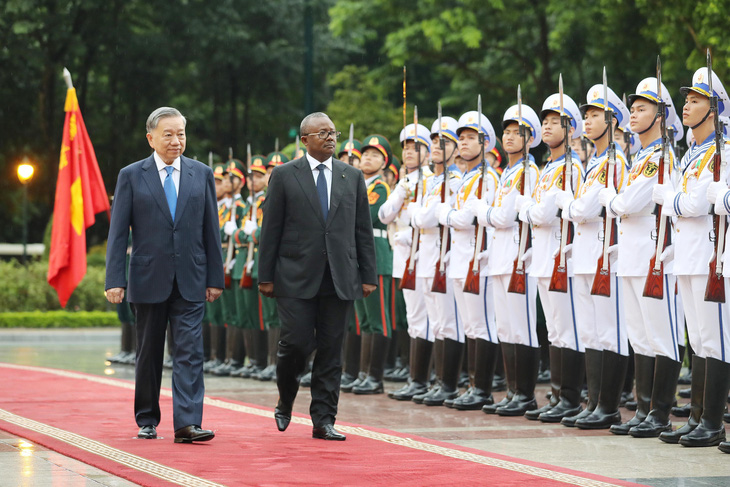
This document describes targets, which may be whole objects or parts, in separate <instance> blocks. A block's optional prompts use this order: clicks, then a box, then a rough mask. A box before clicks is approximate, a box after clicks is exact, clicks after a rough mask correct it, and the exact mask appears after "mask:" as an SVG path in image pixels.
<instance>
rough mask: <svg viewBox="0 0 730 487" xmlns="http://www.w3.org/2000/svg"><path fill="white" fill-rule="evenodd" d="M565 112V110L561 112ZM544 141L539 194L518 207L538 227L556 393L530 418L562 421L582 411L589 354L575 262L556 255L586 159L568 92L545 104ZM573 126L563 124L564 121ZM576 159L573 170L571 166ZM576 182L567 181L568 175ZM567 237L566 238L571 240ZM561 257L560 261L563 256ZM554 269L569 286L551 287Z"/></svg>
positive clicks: (536, 273)
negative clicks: (579, 314) (568, 193)
mask: <svg viewBox="0 0 730 487" xmlns="http://www.w3.org/2000/svg"><path fill="white" fill-rule="evenodd" d="M561 110H562V111H561ZM540 118H541V119H542V141H543V142H544V143H545V144H546V145H547V146H548V147H549V148H550V158H549V159H548V161H547V164H546V165H545V167H544V168H543V169H542V171H541V172H540V180H539V182H538V183H537V186H536V188H535V194H534V197H533V198H530V197H529V196H528V195H518V196H517V198H516V205H517V206H516V207H517V208H519V218H520V220H521V221H523V222H524V223H528V224H530V225H531V228H532V265H531V267H530V277H533V278H535V279H536V280H537V289H538V293H539V295H540V302H541V303H542V307H543V310H544V312H545V323H546V326H547V331H548V336H547V337H548V340H549V342H550V346H549V354H550V382H551V390H552V395H551V397H550V402H549V403H548V404H546V405H545V406H543V407H541V408H538V409H535V410H533V411H528V412H527V413H525V417H526V418H527V419H531V420H535V419H539V420H540V421H542V422H546V423H557V422H560V420H561V419H563V417H565V416H574V415H576V414H578V413H579V412H580V411H581V409H582V408H581V405H580V393H581V389H582V387H583V380H584V373H585V370H584V367H585V356H584V353H583V350H584V349H583V345H582V343H581V342H580V338H579V337H578V332H577V330H576V324H575V314H574V309H575V303H574V296H573V285H572V284H573V278H572V276H571V274H572V270H573V269H572V266H571V263H570V262H569V261H567V260H565V265H564V267H563V268H562V269H556V268H555V265H554V264H555V257H556V256H558V255H557V254H558V252H559V251H560V250H561V248H560V247H561V242H562V238H561V237H562V233H561V232H562V230H563V228H564V229H565V230H566V232H567V233H570V223H569V222H568V223H566V224H565V225H564V224H563V220H562V219H561V218H559V217H558V215H559V210H558V207H557V205H556V204H555V197H556V195H557V194H558V193H559V192H560V191H562V190H563V189H564V188H567V189H569V190H572V191H579V190H580V184H581V182H582V181H583V167H582V166H581V164H580V159H578V157H577V156H576V155H574V154H573V152H572V151H570V149H568V150H569V151H570V152H568V153H566V145H568V144H569V141H570V140H571V139H576V138H580V136H581V135H582V133H583V119H582V117H581V115H580V110H579V109H578V105H577V104H576V103H575V101H573V99H572V98H570V97H569V96H567V95H564V94H562V100H561V93H555V94H553V95H550V96H549V97H548V98H547V99H546V100H545V102H544V103H543V105H542V111H541V112H540ZM564 119H565V121H566V122H567V124H568V126H567V127H565V126H564V125H563V120H564ZM567 161H570V164H571V166H570V171H568V170H567V168H566V167H565V165H566V164H567V163H568V162H567ZM568 176H569V177H570V180H569V181H568V180H566V179H565V178H566V177H568ZM567 237H568V235H566V242H567ZM558 260H560V258H559V256H558ZM554 271H555V272H557V273H558V274H560V273H561V272H562V273H563V274H564V275H562V276H556V278H558V277H560V278H562V280H563V281H564V282H566V285H565V286H559V287H560V288H561V289H560V290H554V291H551V290H550V288H551V286H550V284H551V281H552V280H553V274H554Z"/></svg>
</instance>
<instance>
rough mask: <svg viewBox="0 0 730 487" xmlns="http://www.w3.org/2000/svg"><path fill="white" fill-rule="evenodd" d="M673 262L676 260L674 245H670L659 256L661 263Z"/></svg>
mask: <svg viewBox="0 0 730 487" xmlns="http://www.w3.org/2000/svg"><path fill="white" fill-rule="evenodd" d="M672 260H674V245H669V246H668V247H667V248H666V249H664V252H662V255H660V256H659V262H665V263H669V262H671V261H672Z"/></svg>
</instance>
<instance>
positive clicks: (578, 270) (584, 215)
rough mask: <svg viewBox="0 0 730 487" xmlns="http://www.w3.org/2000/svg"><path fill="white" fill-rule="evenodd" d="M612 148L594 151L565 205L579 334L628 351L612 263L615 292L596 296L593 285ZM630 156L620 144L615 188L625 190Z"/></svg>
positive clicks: (598, 346)
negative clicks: (603, 191) (571, 230)
mask: <svg viewBox="0 0 730 487" xmlns="http://www.w3.org/2000/svg"><path fill="white" fill-rule="evenodd" d="M607 166H608V149H606V150H604V151H603V153H602V154H599V155H594V156H593V157H592V158H591V159H590V161H588V164H587V165H586V174H585V180H584V181H583V184H582V185H581V187H580V190H579V191H578V193H577V194H576V198H575V200H573V201H572V202H570V203H569V204H568V205H565V206H564V207H563V216H564V217H565V218H568V219H569V220H571V221H572V222H573V223H574V224H575V227H574V230H575V236H574V238H573V248H572V260H573V274H574V276H575V277H574V280H573V284H574V285H573V292H574V293H575V294H574V296H575V304H576V307H575V308H576V309H575V313H576V317H577V319H578V320H577V324H578V335H579V338H580V340H581V342H582V343H583V346H584V347H585V348H591V349H594V350H609V351H612V352H615V353H618V354H620V355H628V353H629V347H628V341H627V337H626V323H625V320H624V316H623V303H622V302H621V298H620V297H621V289H620V283H619V280H618V278H617V277H616V274H615V269H616V267H615V266H612V267H611V274H612V277H611V296H610V297H605V296H593V295H591V287H592V286H593V278H594V276H595V273H596V266H597V262H598V258H599V257H600V256H601V255H602V254H603V240H602V235H603V231H604V229H603V218H602V217H601V216H599V215H600V213H601V208H602V206H601V204H600V203H599V202H598V193H599V191H600V190H601V189H603V188H604V187H605V181H606V170H607ZM627 173H628V168H627V167H626V156H625V155H624V153H623V152H622V151H621V149H620V148H619V147H616V166H615V178H614V181H615V188H616V191H617V192H621V191H622V190H623V187H624V186H625V184H626V180H627Z"/></svg>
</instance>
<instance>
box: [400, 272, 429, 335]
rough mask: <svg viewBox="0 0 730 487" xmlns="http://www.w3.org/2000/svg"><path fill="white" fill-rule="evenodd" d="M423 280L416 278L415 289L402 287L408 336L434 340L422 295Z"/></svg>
mask: <svg viewBox="0 0 730 487" xmlns="http://www.w3.org/2000/svg"><path fill="white" fill-rule="evenodd" d="M423 292H424V290H423V281H422V280H420V279H416V289H415V290H411V289H404V290H403V299H404V300H405V302H406V314H407V316H408V336H410V337H411V338H423V339H424V340H428V341H430V342H432V341H434V334H433V328H432V327H431V323H430V321H429V317H428V312H427V311H426V301H425V299H424V297H423Z"/></svg>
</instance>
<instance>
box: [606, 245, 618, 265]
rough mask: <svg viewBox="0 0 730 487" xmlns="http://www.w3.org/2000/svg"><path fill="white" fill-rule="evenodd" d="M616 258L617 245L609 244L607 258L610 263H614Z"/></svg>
mask: <svg viewBox="0 0 730 487" xmlns="http://www.w3.org/2000/svg"><path fill="white" fill-rule="evenodd" d="M616 259H618V245H611V246H610V247H609V248H608V260H609V262H610V264H611V265H614V264H616Z"/></svg>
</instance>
